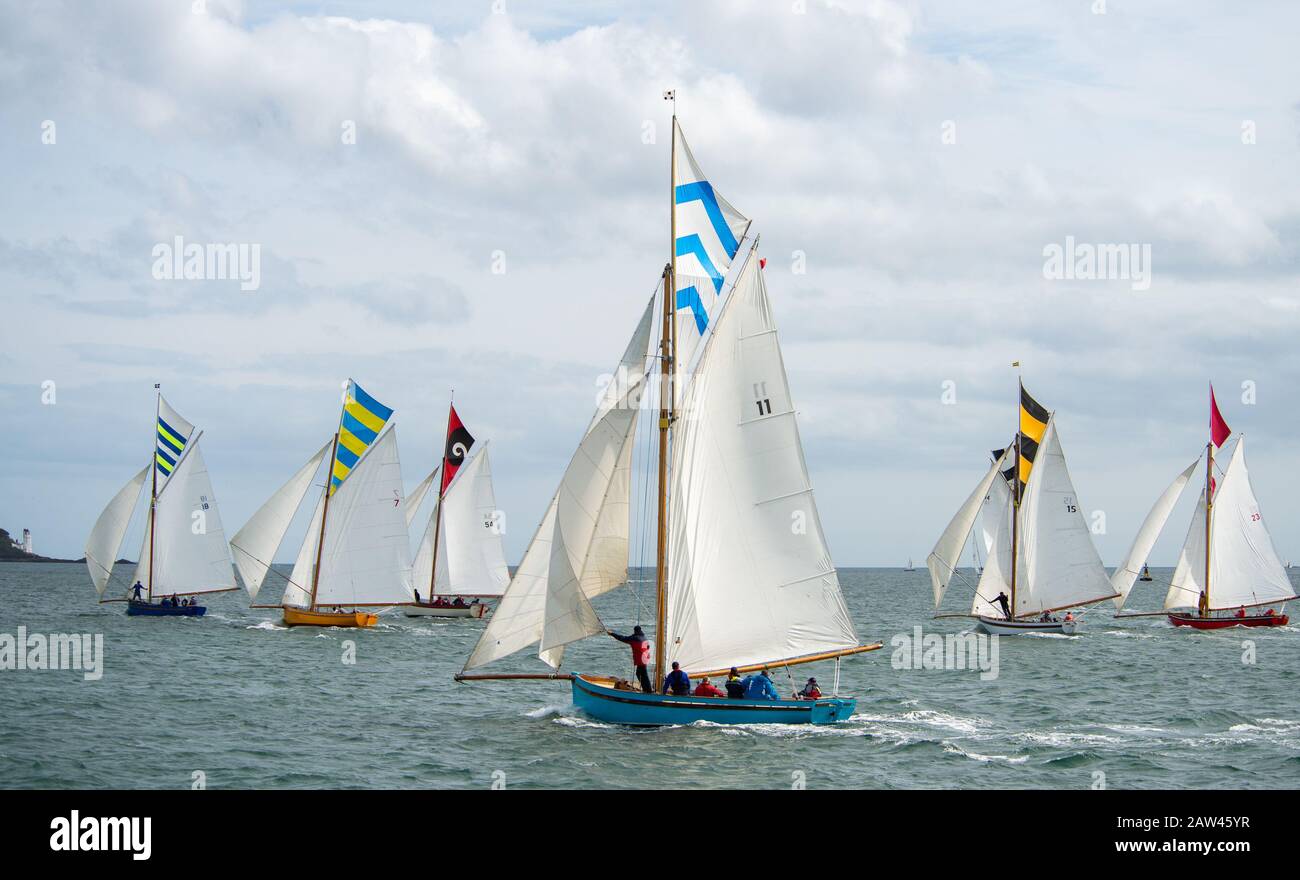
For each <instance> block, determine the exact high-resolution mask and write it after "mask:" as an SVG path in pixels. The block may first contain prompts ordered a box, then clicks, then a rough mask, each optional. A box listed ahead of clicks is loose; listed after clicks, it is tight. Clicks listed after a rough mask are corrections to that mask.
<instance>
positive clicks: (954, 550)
mask: <svg viewBox="0 0 1300 880" xmlns="http://www.w3.org/2000/svg"><path fill="white" fill-rule="evenodd" d="M1005 458H1006V453H1005V452H1003V453H1002V456H1001V457H999V458H998V460H997V461H995V462H993V464H991V465H990V466H989V470H988V473H986V474H985V475H984V478H983V479H982V480H980V482H979V485H977V486H976V487H975V490H974V491H973V492H971V493H970V497H968V498H967V499H966V501H965V502H964V503H963V504H962V506H961V507H959V508H957V513H956V515H955V516H953V518H952V521H951V522H950V523H948V527H947V528H946V529H944V530H943V534H942V535H940V536H939V540H938V541H937V542H936V543H935V545H934V549H933V550H931V551H930V555H929V556H927V557H926V559H925V567H926V568H928V569H929V570H930V584H931V585H932V586H933V587H934V607H935V609H938V607H939V603H940V602H942V601H943V594H944V591H945V590H947V589H948V582H949V581H951V580H952V576H953V574H954V573H955V572H956V571H957V565H958V562H959V560H960V559H961V551H962V548H964V547H965V546H966V541H967V540H968V539H969V538H970V533H971V531H972V530H973V529H974V528H975V520H976V518H977V517H978V516H979V512H980V509H981V508H982V507H983V506H984V502H985V500H986V499H987V498H988V494H989V488H990V487H991V486H992V485H993V481H994V479H996V478H997V477H998V470H999V469H1000V468H1001V467H1002V462H1003V460H1004V459H1005ZM908 567H909V568H910V567H911V560H908Z"/></svg>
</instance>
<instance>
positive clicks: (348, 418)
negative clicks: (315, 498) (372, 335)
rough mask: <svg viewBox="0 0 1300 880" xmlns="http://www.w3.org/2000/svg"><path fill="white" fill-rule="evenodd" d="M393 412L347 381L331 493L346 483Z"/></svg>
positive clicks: (331, 476) (352, 382)
mask: <svg viewBox="0 0 1300 880" xmlns="http://www.w3.org/2000/svg"><path fill="white" fill-rule="evenodd" d="M392 415H393V411H392V410H391V409H389V408H388V407H386V406H384V405H383V404H382V403H380V402H379V401H377V400H375V399H374V398H373V397H371V396H370V395H369V394H367V393H366V392H365V391H364V390H362V388H361V386H360V385H358V384H357V383H356V382H354V381H352V380H351V379H349V380H348V393H347V397H346V398H345V399H344V401H343V416H342V418H341V419H340V420H339V443H338V449H337V450H336V451H335V453H334V473H333V474H331V475H330V494H333V493H334V490H335V489H337V488H338V487H339V486H341V485H343V481H344V480H346V479H347V478H348V474H350V473H351V472H352V469H353V468H354V467H356V465H357V462H358V461H359V460H360V459H361V454H362V453H363V452H365V451H366V450H367V449H368V448H369V447H370V444H371V443H374V442H375V438H376V437H378V436H379V432H380V431H382V430H383V429H384V425H386V424H388V420H389V419H390V418H391V417H392Z"/></svg>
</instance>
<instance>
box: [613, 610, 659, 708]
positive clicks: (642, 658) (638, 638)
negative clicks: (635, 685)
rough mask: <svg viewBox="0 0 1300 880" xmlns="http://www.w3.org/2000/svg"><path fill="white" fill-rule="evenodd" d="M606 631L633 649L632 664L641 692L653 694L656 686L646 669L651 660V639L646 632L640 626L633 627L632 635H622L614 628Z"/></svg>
mask: <svg viewBox="0 0 1300 880" xmlns="http://www.w3.org/2000/svg"><path fill="white" fill-rule="evenodd" d="M605 632H607V633H609V634H610V635H611V636H613V637H614V638H616V639H618V640H619V641H620V642H622V643H623V644H625V645H627V646H628V647H629V648H631V649H632V666H633V667H635V669H636V679H637V681H638V682H640V683H641V692H642V693H646V694H653V693H654V692H655V687H654V685H652V684H651V683H650V673H649V672H647V671H646V664H648V663H649V662H650V640H649V639H647V638H646V637H645V632H644V631H642V629H641V627H639V626H636V627H633V628H632V634H631V635H630V636H621V635H619V634H618V633H616V632H614V631H613V630H612V629H609V630H605Z"/></svg>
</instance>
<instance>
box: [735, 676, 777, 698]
mask: <svg viewBox="0 0 1300 880" xmlns="http://www.w3.org/2000/svg"><path fill="white" fill-rule="evenodd" d="M741 683H742V684H744V686H745V699H746V700H779V699H781V698H780V697H778V696H777V695H776V688H775V687H773V686H772V679H771V678H769V677H768V674H767V670H766V669H764V670H763V671H762V672H759V673H758V674H756V675H749V676H746V677H745V680H744V681H743V682H741Z"/></svg>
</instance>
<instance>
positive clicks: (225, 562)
mask: <svg viewBox="0 0 1300 880" xmlns="http://www.w3.org/2000/svg"><path fill="white" fill-rule="evenodd" d="M154 387H155V388H157V387H158V386H157V385H155V386H154ZM156 422H157V424H156V433H157V437H156V446H155V448H154V450H153V456H152V460H151V461H150V462H149V464H147V465H145V466H144V468H143V469H142V470H141V471H140V472H139V473H137V474H136V475H135V476H134V477H132V478H131V480H130V481H129V482H127V484H126V485H125V486H123V487H122V488H121V489H120V490H119V491H118V493H117V494H116V495H114V496H113V500H112V501H110V502H109V503H108V507H106V508H104V512H103V513H101V514H100V515H99V519H98V520H96V521H95V527H94V528H93V529H92V530H91V532H90V538H89V539H87V541H86V566H87V568H89V569H90V577H91V580H92V581H93V583H94V585H95V592H96V593H98V594H99V597H100V602H123V601H125V602H126V603H127V604H126V613H127V615H128V616H130V617H202V616H203V614H204V612H206V611H207V608H205V607H204V606H202V605H197V604H195V605H178V604H172V602H171V601H168V603H167V604H166V605H163V604H162V603H161V602H159V601H157V600H158V599H160V598H161V597H164V596H173V595H176V596H188V597H193V596H196V595H200V594H203V593H222V592H229V591H232V590H235V589H237V587H236V586H235V572H234V569H233V568H232V567H231V565H230V549H229V548H228V547H227V546H226V535H225V532H223V531H222V529H221V515H220V514H219V513H218V512H217V499H216V498H215V497H214V496H213V493H212V481H211V480H210V479H209V477H208V467H207V465H206V464H205V463H204V460H203V452H202V450H201V449H200V448H199V440H200V439H201V438H202V436H203V432H202V431H198V430H196V429H195V427H194V426H193V425H192V424H190V423H189V422H188V421H186V420H185V419H184V418H182V417H181V414H180V413H178V412H176V410H174V409H172V408H171V407H170V406H169V405H168V404H167V401H166V400H163V397H162V395H161V394H159V395H158V404H157V418H156ZM150 475H152V481H151V482H150V484H149V490H148V495H147V496H146V497H147V498H148V500H149V513H148V517H147V521H146V524H145V532H144V539H143V544H142V546H141V547H140V555H139V556H138V557H136V558H137V559H138V560H139V562H138V563H137V564H136V569H135V576H134V577H133V578H132V581H134V585H133V586H132V587H130V588H129V589H128V590H127V591H126V595H125V596H123V597H122V598H120V599H105V598H104V591H105V589H107V587H108V582H109V578H110V577H111V576H112V574H113V566H114V564H115V562H116V560H117V559H118V554H119V553H120V552H121V548H122V542H123V540H124V539H125V538H126V528H127V524H128V523H129V522H130V520H131V514H132V512H133V511H134V509H135V506H136V496H137V495H139V494H140V490H141V488H142V487H143V486H144V484H145V479H146V478H147V477H149V476H150ZM137 596H138V597H140V598H135V597H137Z"/></svg>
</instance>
